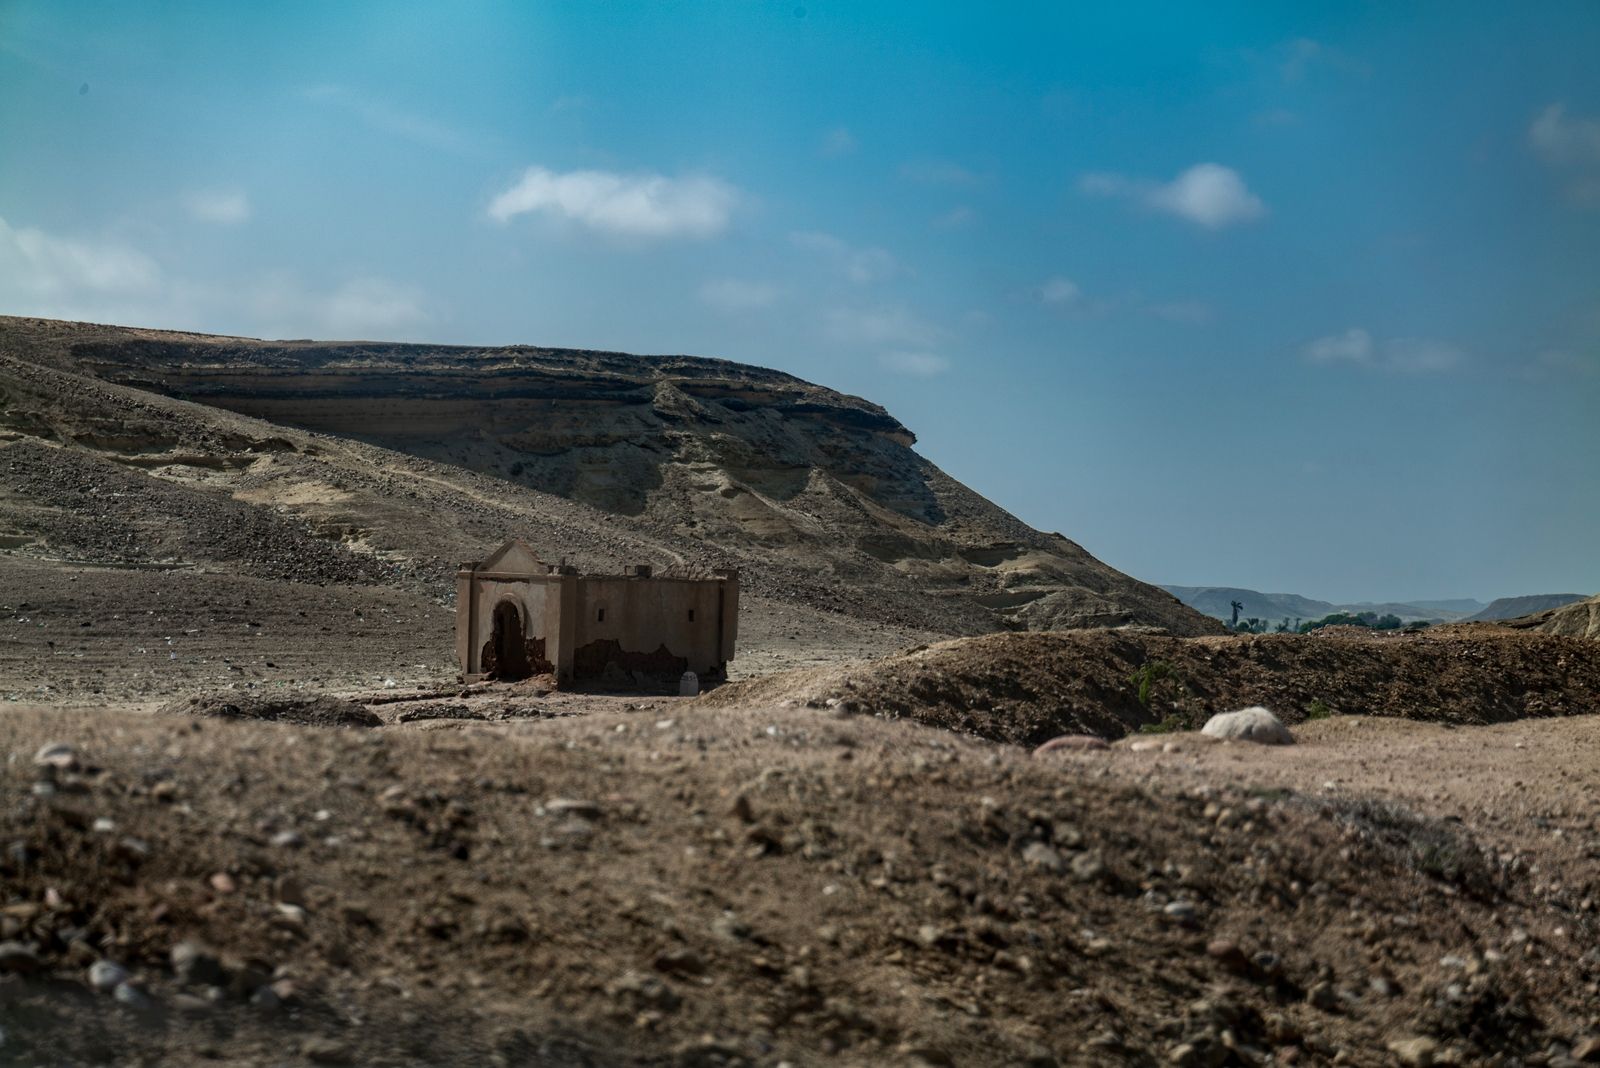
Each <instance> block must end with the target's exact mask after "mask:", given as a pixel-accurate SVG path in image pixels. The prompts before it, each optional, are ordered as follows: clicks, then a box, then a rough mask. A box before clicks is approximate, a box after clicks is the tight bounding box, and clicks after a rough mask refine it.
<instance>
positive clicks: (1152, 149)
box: [0, 0, 1600, 602]
mask: <svg viewBox="0 0 1600 1068" xmlns="http://www.w3.org/2000/svg"><path fill="white" fill-rule="evenodd" d="M1597 53H1600V5H1596V4H1594V3H1590V2H1586V0H1573V2H1561V0H1550V2H1545V3H1540V4H1537V5H1531V6H1529V5H1508V4H1503V3H1480V2H1473V0H1459V2H1452V3H1436V4H1429V3H1419V4H1407V5H1395V4H1384V3H1362V2H1348V3H1339V4H1325V5H1318V4H1313V3H1297V4H1259V3H1253V4H1237V5H1235V4H1228V3H1216V4H1205V5H1200V4H1182V5H1179V4H1141V3H1123V2H1119V3H1115V4H1111V3H1105V4H1077V3H1075V4H1039V5H1028V4H1015V5H990V4H976V3H973V4H960V5H957V4H940V3H936V2H930V0H919V2H914V3H871V2H863V0H852V2H848V3H844V2H819V0H789V2H785V3H766V2H761V0H730V2H726V3H714V2H706V3H692V4H690V3H671V2H665V0H663V2H652V3H637V4H628V3H598V2H582V3H557V2H541V3H465V2H463V3H450V4H443V3H441V4H409V3H401V2H383V3H370V4H363V3H353V2H351V3H307V4H294V3H288V2H281V3H274V4H270V5H233V4H211V3H190V4H162V3H147V4H139V5H129V4H87V3H72V2H61V0H58V2H52V3H32V2H19V0H0V313H5V314H24V315H42V316H49V317H56V318H68V319H83V320H90V321H97V322H111V323H118V324H125V325H139V326H147V327H159V328H173V329H186V330H200V331H206V332H213V333H227V334H243V335H248V336H252V337H315V338H329V339H333V338H338V339H351V338H361V339H371V340H404V341H434V342H446V343H458V344H511V343H531V344H541V345H558V346H572V347H582V348H600V349H614V350H622V351H628V352H639V353H692V354H697V355H705V356H717V357H723V358H727V359H733V360H738V361H741V362H746V363H754V364H760V365H764V366H770V367H776V368H780V369H782V370H784V371H787V372H790V373H792V374H795V375H798V376H800V377H802V378H806V379H809V380H811V381H815V382H820V383H822V384H825V385H828V386H831V387H833V388H836V389H840V390H843V391H845V392H849V393H855V394H859V395H861V396H864V397H867V398H869V399H871V400H873V401H876V402H878V403H880V404H883V405H884V406H885V407H886V408H888V409H889V411H890V412H891V413H893V414H894V415H895V416H897V417H898V418H899V419H900V420H901V421H902V422H904V423H905V424H906V425H907V426H909V427H910V428H911V429H912V430H913V431H914V432H915V433H916V434H917V435H918V438H919V444H918V446H917V447H918V449H919V451H920V452H922V453H923V455H925V456H927V457H928V458H929V459H931V460H932V461H934V462H935V463H937V464H939V465H940V466H941V467H943V468H944V469H945V470H946V471H948V472H949V473H950V474H951V475H953V476H954V477H956V478H958V479H960V480H961V481H963V482H965V483H966V484H968V485H969V486H971V487H973V488H974V489H975V490H977V491H979V492H980V493H982V494H983V495H985V496H987V497H989V498H990V499H992V500H994V501H996V502H998V503H999V504H1001V505H1002V506H1004V507H1006V508H1007V509H1009V510H1011V511H1012V512H1014V513H1016V514H1017V515H1018V516H1020V517H1021V518H1023V519H1024V520H1026V521H1027V522H1029V523H1031V524H1032V525H1034V526H1036V527H1039V528H1041V529H1044V530H1053V531H1060V532H1062V533H1063V534H1065V535H1067V536H1068V537H1070V538H1072V539H1073V540H1074V541H1077V542H1078V543H1080V544H1082V545H1083V546H1084V547H1085V548H1087V549H1088V550H1089V551H1090V552H1092V553H1094V554H1095V555H1096V556H1098V557H1100V558H1101V559H1103V560H1105V561H1106V562H1108V563H1110V564H1112V565H1113V566H1115V567H1118V568H1120V569H1122V570H1124V571H1127V572H1129V573H1130V574H1133V575H1136V576H1138V577H1140V578H1143V579H1146V580H1148V581H1152V582H1168V583H1177V584H1186V585H1230V586H1242V587H1248V588H1253V589H1260V590H1266V591H1284V592H1296V593H1301V594H1304V595H1307V596H1313V597H1319V598H1323V599H1327V600H1332V601H1337V602H1347V601H1356V600H1402V599H1407V598H1444V597H1477V598H1480V599H1484V600H1487V599H1490V598H1492V597H1497V596H1508V595H1516V594H1526V593H1543V592H1574V593H1593V592H1596V591H1597V590H1600V63H1596V62H1594V56H1595V55H1596V54H1597Z"/></svg>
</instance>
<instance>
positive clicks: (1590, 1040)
mask: <svg viewBox="0 0 1600 1068" xmlns="http://www.w3.org/2000/svg"><path fill="white" fill-rule="evenodd" d="M1571 1056H1572V1059H1573V1060H1575V1061H1578V1062H1579V1063H1581V1064H1595V1063H1600V1037H1597V1036H1595V1035H1589V1036H1587V1037H1584V1038H1580V1039H1579V1040H1578V1041H1577V1042H1575V1043H1574V1044H1573V1046H1572V1054H1571Z"/></svg>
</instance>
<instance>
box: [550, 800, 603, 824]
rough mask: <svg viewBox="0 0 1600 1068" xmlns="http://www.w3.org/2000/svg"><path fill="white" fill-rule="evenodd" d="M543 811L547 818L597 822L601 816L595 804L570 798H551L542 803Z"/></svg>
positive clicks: (598, 807)
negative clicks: (565, 817)
mask: <svg viewBox="0 0 1600 1068" xmlns="http://www.w3.org/2000/svg"><path fill="white" fill-rule="evenodd" d="M544 811H545V814H546V815H549V816H577V817H579V818H580V819H586V820H597V819H599V818H600V815H601V809H600V806H599V805H598V804H596V803H595V802H593V801H579V800H576V799H574V798H570V797H552V798H551V799H550V800H548V801H546V802H545V803H544Z"/></svg>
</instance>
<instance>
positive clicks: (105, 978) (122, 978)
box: [89, 960, 128, 994]
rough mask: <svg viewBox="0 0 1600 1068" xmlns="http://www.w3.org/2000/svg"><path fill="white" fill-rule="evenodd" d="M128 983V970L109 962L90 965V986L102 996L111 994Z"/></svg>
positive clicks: (102, 961)
mask: <svg viewBox="0 0 1600 1068" xmlns="http://www.w3.org/2000/svg"><path fill="white" fill-rule="evenodd" d="M127 981H128V969H126V968H124V967H123V966H122V965H120V964H117V963H115V962H114V961H109V960H97V961H95V962H94V963H93V964H91V965H89V985H90V986H92V987H94V988H95V989H96V990H98V991H100V993H102V994H109V993H111V992H112V991H113V990H115V989H116V988H117V987H119V986H121V985H122V984H123V983H126V982H127Z"/></svg>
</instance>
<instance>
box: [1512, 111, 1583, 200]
mask: <svg viewBox="0 0 1600 1068" xmlns="http://www.w3.org/2000/svg"><path fill="white" fill-rule="evenodd" d="M1528 144H1529V145H1530V146H1531V147H1532V148H1533V150H1534V152H1535V153H1537V154H1538V156H1539V158H1540V159H1542V160H1543V161H1544V162H1545V164H1546V166H1548V167H1549V168H1550V169H1551V170H1552V171H1555V172H1556V173H1558V174H1560V175H1562V177H1563V180H1564V181H1565V183H1566V194H1567V199H1569V200H1571V201H1572V202H1573V203H1575V204H1580V205H1583V206H1585V207H1600V119H1589V118H1569V117H1568V116H1567V113H1566V108H1564V107H1563V106H1562V105H1560V104H1551V105H1550V106H1549V107H1547V108H1545V109H1544V110H1543V111H1542V112H1540V113H1539V115H1538V116H1537V117H1536V118H1535V119H1534V120H1533V123H1532V124H1531V125H1530V126H1529V127H1528Z"/></svg>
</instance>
